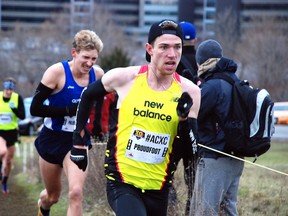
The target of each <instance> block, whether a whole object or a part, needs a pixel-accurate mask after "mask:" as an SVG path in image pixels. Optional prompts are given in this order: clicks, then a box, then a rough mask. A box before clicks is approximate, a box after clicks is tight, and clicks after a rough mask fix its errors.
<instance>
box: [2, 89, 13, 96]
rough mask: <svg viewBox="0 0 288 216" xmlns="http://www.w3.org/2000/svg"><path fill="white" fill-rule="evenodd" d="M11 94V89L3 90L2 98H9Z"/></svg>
mask: <svg viewBox="0 0 288 216" xmlns="http://www.w3.org/2000/svg"><path fill="white" fill-rule="evenodd" d="M12 93H13V90H12V89H4V97H6V98H10V97H11V95H12Z"/></svg>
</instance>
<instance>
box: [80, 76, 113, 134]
mask: <svg viewBox="0 0 288 216" xmlns="http://www.w3.org/2000/svg"><path fill="white" fill-rule="evenodd" d="M107 93H108V92H107V91H106V90H105V88H104V86H103V84H102V80H101V79H99V80H97V81H96V82H93V83H91V84H90V85H88V86H87V87H86V88H85V89H84V90H83V92H82V95H81V100H80V103H79V106H78V110H77V119H76V129H75V131H78V132H79V131H81V130H82V129H84V128H85V126H86V123H87V120H88V118H89V115H90V113H91V109H92V106H93V104H94V102H95V101H99V100H103V96H104V95H106V94H107Z"/></svg>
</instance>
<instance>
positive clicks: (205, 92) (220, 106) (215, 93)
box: [198, 58, 238, 158]
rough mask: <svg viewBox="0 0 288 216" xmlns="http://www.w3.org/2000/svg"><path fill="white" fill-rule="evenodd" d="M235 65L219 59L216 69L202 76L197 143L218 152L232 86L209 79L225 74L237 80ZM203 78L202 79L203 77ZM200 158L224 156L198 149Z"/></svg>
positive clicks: (218, 80) (220, 80)
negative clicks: (215, 74) (218, 74)
mask: <svg viewBox="0 0 288 216" xmlns="http://www.w3.org/2000/svg"><path fill="white" fill-rule="evenodd" d="M236 70H237V64H236V63H235V62H234V61H233V60H230V59H227V58H221V59H220V61H219V62H218V63H217V64H216V67H214V68H212V69H210V70H209V71H207V72H206V73H205V74H203V75H202V78H203V80H202V84H201V86H200V88H201V106H200V111H199V114H198V133H199V143H200V144H202V145H205V146H208V147H210V148H214V149H216V150H219V151H223V150H224V145H225V139H224V132H223V130H222V129H221V126H220V125H222V124H223V123H224V121H225V119H226V117H227V115H228V112H229V108H230V102H231V93H232V92H231V91H232V86H231V85H230V84H229V83H228V82H226V81H225V80H222V79H211V77H212V76H213V74H214V73H225V74H227V75H229V76H230V77H232V78H233V79H234V80H238V78H237V76H236V74H235V72H236ZM203 76H204V77H203ZM199 154H200V156H202V157H209V158H218V157H223V156H224V155H222V154H219V153H215V152H213V151H211V150H207V149H205V148H203V147H200V148H199Z"/></svg>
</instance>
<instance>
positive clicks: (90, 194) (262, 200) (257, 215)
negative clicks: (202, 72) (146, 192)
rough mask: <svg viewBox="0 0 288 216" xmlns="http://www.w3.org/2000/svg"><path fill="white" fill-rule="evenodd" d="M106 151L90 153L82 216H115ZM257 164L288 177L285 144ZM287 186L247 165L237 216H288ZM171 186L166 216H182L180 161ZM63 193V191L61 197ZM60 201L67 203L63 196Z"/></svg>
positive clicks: (31, 175)
mask: <svg viewBox="0 0 288 216" xmlns="http://www.w3.org/2000/svg"><path fill="white" fill-rule="evenodd" d="M28 142H29V141H28ZM105 148H106V146H105V145H103V144H102V145H99V144H98V145H94V146H93V148H92V150H90V157H89V158H90V167H89V174H88V177H87V180H86V185H85V189H84V198H85V199H84V208H85V212H86V213H85V216H96V215H103V216H110V215H111V216H112V215H114V213H113V212H112V210H111V208H110V206H109V205H108V202H107V199H106V192H105V182H106V179H105V177H104V157H105ZM27 149H28V148H27ZM29 151H30V150H29ZM35 152H36V151H35V150H34V158H33V157H32V158H28V159H29V162H27V172H28V181H29V182H32V183H33V184H37V183H40V182H41V179H40V175H39V171H38V155H37V153H35ZM29 157H30V156H29ZM257 163H258V164H261V165H263V166H267V167H270V168H273V169H276V170H279V171H282V172H285V173H288V144H287V143H274V144H272V147H271V150H269V152H268V153H266V154H265V155H263V156H261V157H260V158H259V159H258V160H257ZM287 182H288V176H285V175H281V174H278V173H275V172H273V171H270V170H267V169H263V168H260V167H257V166H253V165H251V164H248V163H246V165H245V168H244V172H243V175H242V177H241V181H240V187H239V195H238V198H239V202H238V211H239V216H270V215H273V216H274V215H276V216H288V183H287ZM64 183H65V182H64ZM174 186H175V188H176V191H177V198H178V199H177V203H176V204H175V205H172V204H170V205H169V209H168V216H183V215H184V209H185V202H186V197H187V188H186V185H185V183H184V178H183V166H182V162H181V161H180V163H179V165H178V169H177V171H176V173H175V180H174ZM66 193H67V191H66V189H65V188H64V190H63V194H66ZM62 198H63V199H67V198H66V196H65V195H64V196H62ZM64 203H65V202H64ZM55 207H56V206H55Z"/></svg>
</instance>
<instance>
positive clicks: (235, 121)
mask: <svg viewBox="0 0 288 216" xmlns="http://www.w3.org/2000/svg"><path fill="white" fill-rule="evenodd" d="M212 78H213V79H223V80H225V81H227V82H228V83H230V84H231V85H232V97H231V107H230V111H229V113H228V116H227V119H226V120H225V122H224V126H222V128H223V130H224V134H225V141H226V144H225V147H224V151H225V152H227V153H230V154H232V155H237V156H243V157H255V160H256V158H257V157H258V156H260V155H262V154H264V153H265V152H267V151H268V150H269V148H270V145H271V137H272V135H273V133H274V122H273V106H274V103H273V101H272V99H271V97H270V95H269V93H268V92H267V90H265V89H261V88H253V87H252V86H250V85H249V82H248V81H247V80H240V81H234V80H233V79H232V78H231V77H229V76H228V75H225V74H223V73H215V74H214V75H213V77H212ZM255 160H254V162H255Z"/></svg>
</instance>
